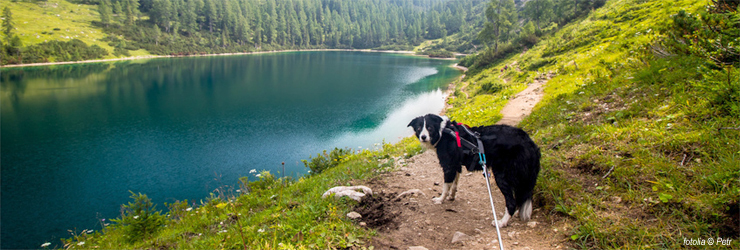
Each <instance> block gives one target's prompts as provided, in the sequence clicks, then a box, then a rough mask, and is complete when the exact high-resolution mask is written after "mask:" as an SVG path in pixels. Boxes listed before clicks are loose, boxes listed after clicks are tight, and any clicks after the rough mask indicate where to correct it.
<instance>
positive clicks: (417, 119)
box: [406, 116, 422, 127]
mask: <svg viewBox="0 0 740 250" xmlns="http://www.w3.org/2000/svg"><path fill="white" fill-rule="evenodd" d="M419 119H422V117H421V116H419V117H416V118H414V119H413V120H411V122H409V125H407V126H406V127H411V126H414V124H416V123H417V122H418V121H419Z"/></svg>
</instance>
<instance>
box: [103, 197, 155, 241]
mask: <svg viewBox="0 0 740 250" xmlns="http://www.w3.org/2000/svg"><path fill="white" fill-rule="evenodd" d="M129 192H131V191H129ZM131 199H134V202H133V203H131V202H129V203H128V205H122V206H121V210H122V211H121V218H117V219H112V220H111V221H113V222H115V223H116V225H115V226H116V227H119V228H120V229H122V230H123V232H124V235H125V236H124V237H125V238H126V240H127V241H128V242H136V241H139V240H142V239H144V238H146V237H149V236H151V235H152V234H154V233H156V232H157V231H158V230H159V229H160V228H161V227H162V225H164V223H165V216H164V215H162V214H161V213H162V211H159V210H156V207H157V206H156V205H154V204H152V200H151V199H149V197H147V196H146V195H145V194H141V193H138V194H135V193H134V192H131Z"/></svg>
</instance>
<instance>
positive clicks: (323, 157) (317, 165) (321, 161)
mask: <svg viewBox="0 0 740 250" xmlns="http://www.w3.org/2000/svg"><path fill="white" fill-rule="evenodd" d="M350 154H352V150H351V149H340V148H334V150H332V151H331V152H330V153H328V154H327V153H326V150H324V152H323V153H321V154H317V155H316V157H315V158H314V157H309V158H308V160H301V161H302V162H303V165H304V166H305V167H307V168H309V169H311V174H319V173H321V172H324V170H326V169H329V168H332V167H335V166H336V165H339V163H341V162H342V159H344V157H345V156H347V155H350Z"/></svg>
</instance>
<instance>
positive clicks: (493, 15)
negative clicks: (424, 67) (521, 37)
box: [478, 0, 518, 53]
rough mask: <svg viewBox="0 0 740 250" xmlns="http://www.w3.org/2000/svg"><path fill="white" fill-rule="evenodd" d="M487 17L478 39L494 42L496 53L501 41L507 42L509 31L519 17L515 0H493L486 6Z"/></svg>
mask: <svg viewBox="0 0 740 250" xmlns="http://www.w3.org/2000/svg"><path fill="white" fill-rule="evenodd" d="M485 14H486V19H488V22H486V23H485V25H484V27H483V30H481V32H480V33H478V39H479V40H481V41H484V42H487V43H490V42H493V44H494V53H495V52H498V45H499V42H507V41H508V40H509V39H510V36H509V33H510V32H511V31H512V30H513V28H514V25H515V24H516V21H517V19H518V17H517V14H516V6H515V5H514V1H513V0H491V2H490V3H489V4H488V7H487V8H486V12H485Z"/></svg>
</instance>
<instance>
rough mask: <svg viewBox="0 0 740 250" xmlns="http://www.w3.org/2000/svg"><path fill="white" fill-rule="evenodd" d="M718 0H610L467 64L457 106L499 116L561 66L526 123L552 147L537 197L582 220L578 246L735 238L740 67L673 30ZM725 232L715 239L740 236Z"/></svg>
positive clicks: (559, 213) (555, 212)
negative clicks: (469, 69)
mask: <svg viewBox="0 0 740 250" xmlns="http://www.w3.org/2000/svg"><path fill="white" fill-rule="evenodd" d="M707 4H708V2H706V1H688V0H683V1H642V0H615V1H609V2H607V4H606V5H605V6H604V7H602V8H600V9H598V10H596V11H595V12H594V13H592V14H591V15H589V16H588V17H587V18H584V19H582V20H580V21H577V22H574V23H572V24H570V25H567V26H565V27H563V29H561V30H560V31H558V32H557V33H555V34H553V35H551V36H549V37H546V38H544V39H543V40H542V41H541V42H539V43H538V44H537V45H536V46H535V47H533V48H531V49H530V50H529V51H527V52H526V53H521V54H515V55H511V56H510V57H509V58H508V59H506V60H503V61H502V62H499V63H497V64H495V65H493V66H492V67H490V68H487V69H479V72H480V73H478V74H474V75H470V76H468V77H467V78H466V81H465V82H464V83H463V84H461V86H465V88H464V89H461V88H458V90H457V91H456V93H455V99H454V100H453V101H452V103H453V106H454V107H455V108H453V109H452V110H450V111H449V112H448V114H449V115H450V116H451V118H453V119H455V120H458V121H463V122H465V123H468V124H471V125H482V124H491V123H493V121H495V120H497V119H499V117H500V115H499V114H498V112H499V111H500V109H501V107H502V106H503V103H506V102H507V100H508V99H509V98H510V97H511V96H512V95H513V93H517V92H518V91H519V90H521V89H523V88H524V87H526V85H527V83H529V82H532V81H534V80H535V79H537V78H541V77H543V76H544V75H545V74H547V73H553V74H555V75H556V76H555V77H554V78H552V79H551V80H549V82H548V83H547V85H546V87H545V90H544V91H545V96H544V98H543V100H542V101H541V102H540V103H539V104H538V105H537V106H536V107H535V110H534V112H533V113H532V114H531V115H530V116H529V117H528V118H526V119H525V120H524V121H523V122H522V124H521V126H522V127H523V128H524V129H525V130H527V131H529V132H530V134H532V135H533V137H534V138H535V140H536V142H537V143H538V144H539V145H540V147H541V149H542V154H543V161H542V165H543V170H542V172H541V175H540V179H539V181H538V186H537V190H539V191H538V192H537V194H536V201H535V202H536V206H535V207H541V208H543V211H545V212H546V213H548V214H550V215H551V216H552V217H553V218H562V219H563V220H566V221H569V222H572V223H574V224H575V225H576V226H575V227H574V228H573V229H572V230H570V232H569V234H570V235H571V236H570V238H571V239H572V242H571V243H572V244H573V245H574V246H575V247H578V248H597V249H603V248H627V249H633V248H669V249H676V248H681V247H686V245H685V241H684V239H687V240H689V241H687V242H688V244H691V242H690V239H699V240H702V239H703V240H704V242H707V241H708V240H709V239H711V240H718V239H720V238H721V239H725V240H727V239H736V238H737V237H738V236H739V235H738V231H739V230H738V227H739V226H738V225H740V218H739V217H740V212H739V210H738V201H740V133H739V131H738V127H740V120H738V117H740V113H739V112H738V105H739V103H740V99H739V96H740V94H738V92H740V84H739V82H740V81H739V79H738V76H739V75H740V71H738V70H737V68H736V67H734V66H732V63H729V64H717V63H716V61H713V60H710V58H708V57H703V56H702V55H701V54H692V53H688V52H687V53H683V51H691V50H690V49H691V48H689V49H685V50H679V49H673V48H672V47H671V44H679V45H678V46H680V45H681V44H682V43H681V42H680V41H679V42H678V43H672V42H673V41H674V40H675V39H676V38H675V37H672V36H671V34H675V33H678V32H675V31H676V30H679V28H680V26H679V25H680V23H676V22H675V21H674V19H676V18H678V17H681V16H678V17H677V16H676V15H677V14H678V13H680V11H682V10H683V11H684V13H699V15H704V16H705V17H706V16H709V15H708V14H706V12H703V10H705V9H707V10H709V9H711V8H705V6H707ZM729 13H730V14H729V15H730V16H731V15H737V12H736V10H734V11H729ZM733 13H734V14H733ZM689 15H691V14H689ZM676 20H683V19H676ZM697 20H699V19H698V18H697ZM696 30H700V29H696ZM728 33H731V32H730V31H728ZM707 36H711V34H708V35H707ZM735 38H737V36H735ZM694 39H695V40H700V39H701V37H699V38H696V35H694ZM681 41H684V40H681ZM689 41H691V40H689ZM685 43H686V42H683V44H685ZM695 47H698V46H694V47H692V48H695ZM709 48H711V47H709ZM710 52H711V51H710ZM707 54H709V53H707ZM722 65H726V66H722ZM724 243H727V244H717V245H715V246H714V247H718V248H737V247H738V246H740V243H738V242H737V241H736V240H734V241H724ZM705 246H706V245H705ZM695 247H696V246H695ZM698 247H701V246H698Z"/></svg>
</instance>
